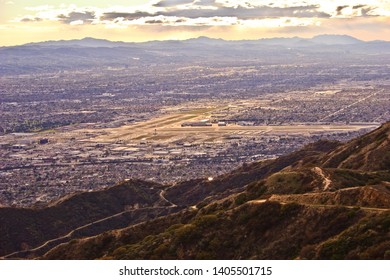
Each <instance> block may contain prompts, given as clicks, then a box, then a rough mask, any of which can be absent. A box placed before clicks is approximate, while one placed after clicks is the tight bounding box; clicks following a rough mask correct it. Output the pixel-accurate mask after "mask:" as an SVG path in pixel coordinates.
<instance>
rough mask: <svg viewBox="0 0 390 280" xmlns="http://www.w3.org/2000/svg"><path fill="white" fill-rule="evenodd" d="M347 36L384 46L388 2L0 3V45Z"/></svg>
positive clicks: (388, 33)
mask: <svg viewBox="0 0 390 280" xmlns="http://www.w3.org/2000/svg"><path fill="white" fill-rule="evenodd" d="M321 34H335V35H344V34H345V35H349V36H352V37H355V38H357V39H359V40H363V41H371V40H385V41H390V3H389V2H388V1H384V0H364V1H333V0H332V1H326V3H324V1H319V0H308V1H301V0H298V1H288V0H278V1H273V3H265V2H264V1H257V0H255V1H246V2H244V3H243V2H242V1H236V0H226V1H222V0H153V1H148V0H137V1H131V4H129V1H123V0H113V1H110V2H109V3H107V2H106V1H88V0H81V1H67V0H65V1H50V2H48V1H43V0H33V1H25V0H12V1H11V0H0V38H1V39H0V45H1V46H13V45H21V44H25V43H30V42H42V41H49V40H70V39H81V38H84V37H93V38H99V39H107V40H110V41H123V42H146V41H154V40H161V41H164V40H185V39H190V38H197V37H200V36H207V37H210V38H221V39H224V40H255V39H260V38H279V37H296V36H298V37H302V38H311V37H314V36H316V35H321Z"/></svg>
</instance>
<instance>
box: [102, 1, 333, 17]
mask: <svg viewBox="0 0 390 280" xmlns="http://www.w3.org/2000/svg"><path fill="white" fill-rule="evenodd" d="M161 2H163V3H165V4H164V5H168V4H172V3H173V2H174V1H160V2H159V3H161ZM176 2H177V1H176ZM180 2H186V1H180ZM187 2H188V1H187ZM202 3H203V4H213V3H214V0H211V1H208V0H203V1H202V2H196V4H202ZM157 4H158V3H157ZM214 4H215V3H214ZM214 6H216V4H215V5H214ZM318 8H319V6H317V5H308V6H297V7H286V8H280V7H269V6H263V7H255V8H246V7H243V6H238V7H225V6H221V5H219V4H218V9H196V8H194V9H185V10H180V9H168V10H166V11H160V12H156V13H154V14H151V13H148V12H141V11H137V12H134V13H121V12H118V13H116V12H112V13H105V14H103V16H102V17H101V18H100V19H101V20H114V19H116V18H124V19H126V20H135V19H140V18H143V17H153V16H167V17H179V18H190V19H196V18H212V17H237V18H238V19H241V20H249V19H264V18H278V17H299V18H307V17H309V18H312V17H316V18H329V17H330V15H329V14H327V13H324V12H320V11H319V10H318Z"/></svg>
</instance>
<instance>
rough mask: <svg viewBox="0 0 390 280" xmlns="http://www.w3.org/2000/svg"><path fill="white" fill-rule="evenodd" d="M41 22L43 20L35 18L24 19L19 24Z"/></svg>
mask: <svg viewBox="0 0 390 280" xmlns="http://www.w3.org/2000/svg"><path fill="white" fill-rule="evenodd" d="M42 20H43V19H41V18H39V17H35V18H31V17H25V18H22V19H20V21H21V22H38V21H42Z"/></svg>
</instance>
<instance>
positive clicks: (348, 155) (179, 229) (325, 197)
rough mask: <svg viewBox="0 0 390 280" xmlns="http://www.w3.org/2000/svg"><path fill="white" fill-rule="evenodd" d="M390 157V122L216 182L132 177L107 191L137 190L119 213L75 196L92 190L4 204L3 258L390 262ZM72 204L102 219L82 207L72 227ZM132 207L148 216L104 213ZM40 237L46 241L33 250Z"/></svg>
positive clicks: (107, 202) (106, 204) (109, 204)
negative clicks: (164, 182)
mask: <svg viewBox="0 0 390 280" xmlns="http://www.w3.org/2000/svg"><path fill="white" fill-rule="evenodd" d="M389 153H390V123H386V124H384V125H383V126H381V127H380V128H378V129H377V130H375V131H373V132H371V133H369V134H367V135H364V136H363V137H360V138H358V139H355V140H352V141H350V142H348V143H345V144H341V143H337V142H327V141H320V142H317V143H314V144H311V145H308V146H307V147H305V148H304V149H302V150H301V151H297V152H295V153H292V154H290V155H286V156H283V157H280V158H278V159H276V160H270V161H263V162H259V163H255V164H251V165H245V166H243V167H241V168H240V169H237V170H235V171H234V172H232V173H230V174H226V175H224V176H221V177H219V178H217V179H216V180H214V181H212V182H208V181H206V180H195V181H189V182H183V183H180V184H177V185H174V186H161V185H158V184H153V183H145V182H141V181H134V182H126V183H123V184H121V185H118V186H116V187H114V188H112V189H108V190H105V191H102V192H101V193H100V194H101V195H102V194H104V195H103V197H106V195H105V193H106V192H114V193H116V191H115V190H116V189H121V188H125V189H128V187H129V186H131V190H132V191H131V193H129V195H128V196H123V195H120V198H121V200H120V201H121V202H120V203H119V205H121V207H119V209H115V210H113V211H111V212H109V213H105V212H104V211H103V210H102V209H107V208H108V209H110V208H112V207H114V206H113V205H112V204H116V202H115V200H112V198H110V199H107V200H105V201H102V200H99V203H96V199H95V202H93V201H94V200H93V199H92V200H90V199H89V198H88V197H84V198H85V199H82V200H80V199H78V200H77V199H75V198H77V197H79V196H81V195H83V194H81V195H75V196H74V197H73V198H66V199H65V200H64V201H60V202H58V203H57V204H55V205H51V206H49V207H48V208H44V209H0V210H3V211H8V212H7V213H6V214H3V215H1V219H2V220H1V224H2V228H1V230H2V232H1V234H2V235H1V236H2V241H1V245H0V246H1V249H2V252H3V255H5V254H4V252H5V253H8V254H9V253H12V252H13V251H12V250H14V251H18V250H19V252H16V253H14V254H10V255H8V256H7V257H8V258H26V257H27V258H37V257H40V258H45V259H96V258H102V259H215V258H217V259H297V258H298V259H389V258H390V154H389ZM125 186H127V187H125ZM99 196H100V195H99ZM141 200H142V202H141ZM67 201H68V203H71V202H72V205H73V207H72V210H69V209H67V208H63V209H67V211H68V212H70V213H74V212H73V210H74V208H77V207H81V205H83V206H82V207H86V206H85V205H92V206H93V207H92V206H90V207H92V209H93V211H92V212H96V213H101V215H100V216H99V217H94V216H93V215H91V213H92V212H91V213H90V214H88V215H86V216H88V217H89V218H88V219H87V220H85V218H84V217H82V216H83V215H82V214H80V213H74V214H75V215H73V214H72V217H73V219H72V220H70V221H72V222H71V223H69V224H68V223H67V222H66V221H67V220H66V219H68V217H64V216H61V215H64V214H63V213H61V214H59V213H58V212H53V210H52V209H53V207H54V209H55V207H58V206H59V205H62V204H64V202H67ZM130 202H131V203H130ZM134 203H138V205H137V207H135V206H134ZM125 205H131V207H132V208H131V212H132V213H133V211H135V208H136V210H137V211H145V210H147V213H146V214H144V215H140V216H138V217H137V218H136V219H134V217H128V216H125V217H122V216H121V217H122V218H123V220H122V221H121V223H119V224H113V223H107V222H106V220H105V219H104V218H103V217H104V216H105V215H107V216H108V217H109V218H108V220H110V219H111V216H109V215H114V216H115V214H114V213H119V215H122V214H120V213H122V212H120V211H121V210H122V211H129V210H126V207H125ZM87 209H89V208H87ZM127 209H129V208H127ZM156 210H158V211H157V212H155V211H156ZM23 211H24V212H23ZM41 211H44V212H45V213H50V215H47V216H45V217H47V220H46V221H45V226H42V223H37V222H36V221H38V220H37V219H38V217H40V216H39V213H40V212H41ZM20 212H22V213H25V212H26V213H28V215H25V214H20ZM86 213H89V212H86ZM126 213H127V212H126ZM11 217H13V218H11ZM26 217H27V218H26ZM155 217H158V218H155ZM15 218H16V219H17V223H16V222H13V221H14V220H15ZM98 218H100V219H102V218H103V223H102V224H101V225H102V226H101V227H99V229H94V230H91V231H81V232H78V234H77V235H73V234H70V235H69V234H68V235H67V238H65V239H61V238H60V239H59V240H57V241H58V242H55V243H52V244H49V245H50V246H43V247H42V246H41V247H38V248H39V249H38V250H36V249H33V247H34V245H37V246H39V245H40V244H42V243H44V242H46V241H47V240H48V239H49V238H50V237H51V238H54V237H55V236H58V235H60V236H61V235H64V234H66V231H67V230H68V231H70V230H71V229H74V227H77V226H79V227H80V225H82V224H85V223H88V224H87V228H88V225H91V223H92V224H94V222H91V221H92V220H94V219H98ZM15 223H16V224H15ZM57 224H66V225H67V228H66V229H63V230H62V231H56V232H54V231H53V232H52V231H49V232H50V234H48V233H46V231H44V230H42V228H46V227H50V228H51V227H54V228H56V225H57ZM97 224H99V223H97ZM114 225H115V226H114ZM110 227H111V228H110ZM60 228H61V227H60ZM109 229H113V230H109ZM21 232H23V234H21ZM4 233H6V235H4ZM15 233H16V234H15ZM45 234H46V235H45ZM96 234H97V235H96ZM94 235H95V236H94ZM14 236H22V237H18V238H16V237H14ZM31 236H34V237H35V236H39V237H40V239H39V238H36V239H35V243H34V244H28V245H29V246H30V247H27V248H25V249H28V250H23V249H24V248H23V246H26V244H25V243H26V240H31V239H28V238H26V237H29V238H30V237H31ZM91 236H93V237H91ZM83 237H88V238H83ZM23 238H24V239H23ZM49 243H50V242H49ZM60 243H62V244H60ZM10 244H11V245H10ZM58 244H60V245H58ZM43 245H45V244H43ZM46 245H47V244H46ZM57 245H58V246H57Z"/></svg>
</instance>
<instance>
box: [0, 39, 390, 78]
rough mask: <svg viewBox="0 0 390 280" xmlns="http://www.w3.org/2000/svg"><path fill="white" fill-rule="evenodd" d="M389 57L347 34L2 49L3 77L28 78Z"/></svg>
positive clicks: (384, 48) (380, 47)
mask: <svg viewBox="0 0 390 280" xmlns="http://www.w3.org/2000/svg"><path fill="white" fill-rule="evenodd" d="M389 54H390V42H386V41H371V42H364V41H360V40H358V39H356V38H353V37H350V36H346V35H319V36H316V37H313V38H311V39H304V38H299V37H294V38H273V39H260V40H242V41H225V40H222V39H211V38H207V37H199V38H196V39H189V40H184V41H173V40H170V41H151V42H145V43H125V42H111V41H108V40H102V39H94V38H84V39H81V40H69V41H48V42H41V43H30V44H26V45H22V46H14V47H2V48H0V74H29V73H41V72H53V71H54V72H55V71H62V70H74V69H86V68H89V69H90V68H97V69H102V68H104V67H133V66H138V65H148V64H170V63H175V64H186V63H187V64H194V63H197V64H199V63H209V64H212V63H225V64H226V63H227V64H229V63H230V64H231V63H237V62H240V61H249V60H251V61H255V62H260V63H298V62H302V61H305V60H306V61H310V62H316V61H328V62H332V61H333V60H334V61H335V62H342V61H351V60H356V59H360V58H361V57H362V56H367V55H370V56H372V55H374V56H384V55H386V56H387V55H389Z"/></svg>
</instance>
